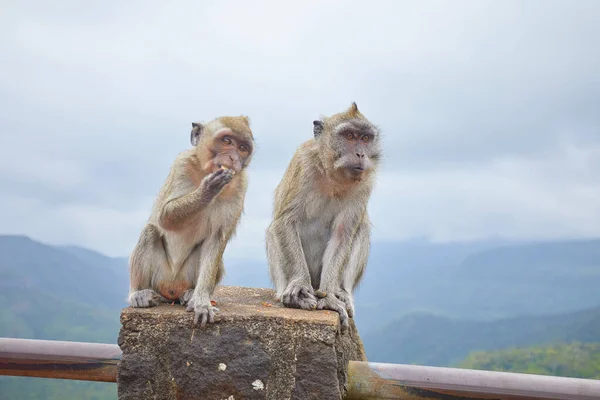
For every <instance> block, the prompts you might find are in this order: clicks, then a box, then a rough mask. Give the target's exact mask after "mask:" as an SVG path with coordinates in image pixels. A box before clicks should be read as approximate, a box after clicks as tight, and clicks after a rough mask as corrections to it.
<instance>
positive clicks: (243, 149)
mask: <svg viewBox="0 0 600 400" xmlns="http://www.w3.org/2000/svg"><path fill="white" fill-rule="evenodd" d="M240 151H241V152H243V153H246V152H247V151H248V148H247V147H246V146H244V145H241V146H240Z"/></svg>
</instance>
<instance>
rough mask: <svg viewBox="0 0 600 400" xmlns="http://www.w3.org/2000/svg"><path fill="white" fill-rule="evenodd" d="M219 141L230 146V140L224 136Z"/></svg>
mask: <svg viewBox="0 0 600 400" xmlns="http://www.w3.org/2000/svg"><path fill="white" fill-rule="evenodd" d="M221 141H222V142H223V143H225V144H231V139H229V137H227V136H224V137H223V139H221Z"/></svg>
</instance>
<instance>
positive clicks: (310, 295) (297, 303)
mask: <svg viewBox="0 0 600 400" xmlns="http://www.w3.org/2000/svg"><path fill="white" fill-rule="evenodd" d="M281 302H282V303H283V305H284V306H286V307H290V308H302V309H304V310H314V309H315V308H316V307H317V298H316V297H315V295H314V290H313V288H312V287H310V286H305V285H301V284H291V285H289V286H288V287H287V289H286V290H285V291H284V292H283V294H282V295H281Z"/></svg>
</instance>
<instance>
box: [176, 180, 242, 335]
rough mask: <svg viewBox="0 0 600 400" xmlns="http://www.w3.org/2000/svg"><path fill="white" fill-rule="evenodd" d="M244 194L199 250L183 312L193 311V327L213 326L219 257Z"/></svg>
mask: <svg viewBox="0 0 600 400" xmlns="http://www.w3.org/2000/svg"><path fill="white" fill-rule="evenodd" d="M244 194H245V189H244V193H240V195H239V196H238V198H237V204H235V205H234V206H233V207H232V208H233V209H234V210H233V214H232V215H231V217H230V218H228V219H227V220H225V221H224V222H223V224H222V228H221V229H219V230H217V231H216V232H214V233H213V234H212V235H210V236H209V237H208V238H207V239H206V240H205V241H204V243H203V244H202V247H201V248H200V265H198V266H197V268H199V270H198V279H197V280H196V287H195V288H194V293H193V294H192V296H191V298H190V300H189V302H188V305H187V308H186V310H187V311H194V314H195V315H194V325H196V324H197V323H198V320H200V324H201V326H205V325H206V323H207V322H210V323H213V322H214V315H215V311H216V310H217V309H216V308H215V307H213V306H212V305H211V304H210V297H211V296H212V294H213V292H214V290H215V287H216V286H217V284H218V283H219V280H220V279H221V278H222V273H223V253H224V252H225V247H226V246H227V243H228V242H229V240H230V239H231V237H232V236H233V235H234V233H235V231H236V227H237V225H238V223H239V220H240V217H241V215H242V211H243V206H244Z"/></svg>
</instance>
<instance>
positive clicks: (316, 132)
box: [313, 120, 323, 138]
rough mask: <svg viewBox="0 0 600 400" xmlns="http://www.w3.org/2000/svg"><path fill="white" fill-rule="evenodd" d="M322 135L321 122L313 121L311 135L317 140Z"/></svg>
mask: <svg viewBox="0 0 600 400" xmlns="http://www.w3.org/2000/svg"><path fill="white" fill-rule="evenodd" d="M321 133H323V121H319V120H317V121H313V134H314V135H315V138H318V137H319V136H321Z"/></svg>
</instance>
